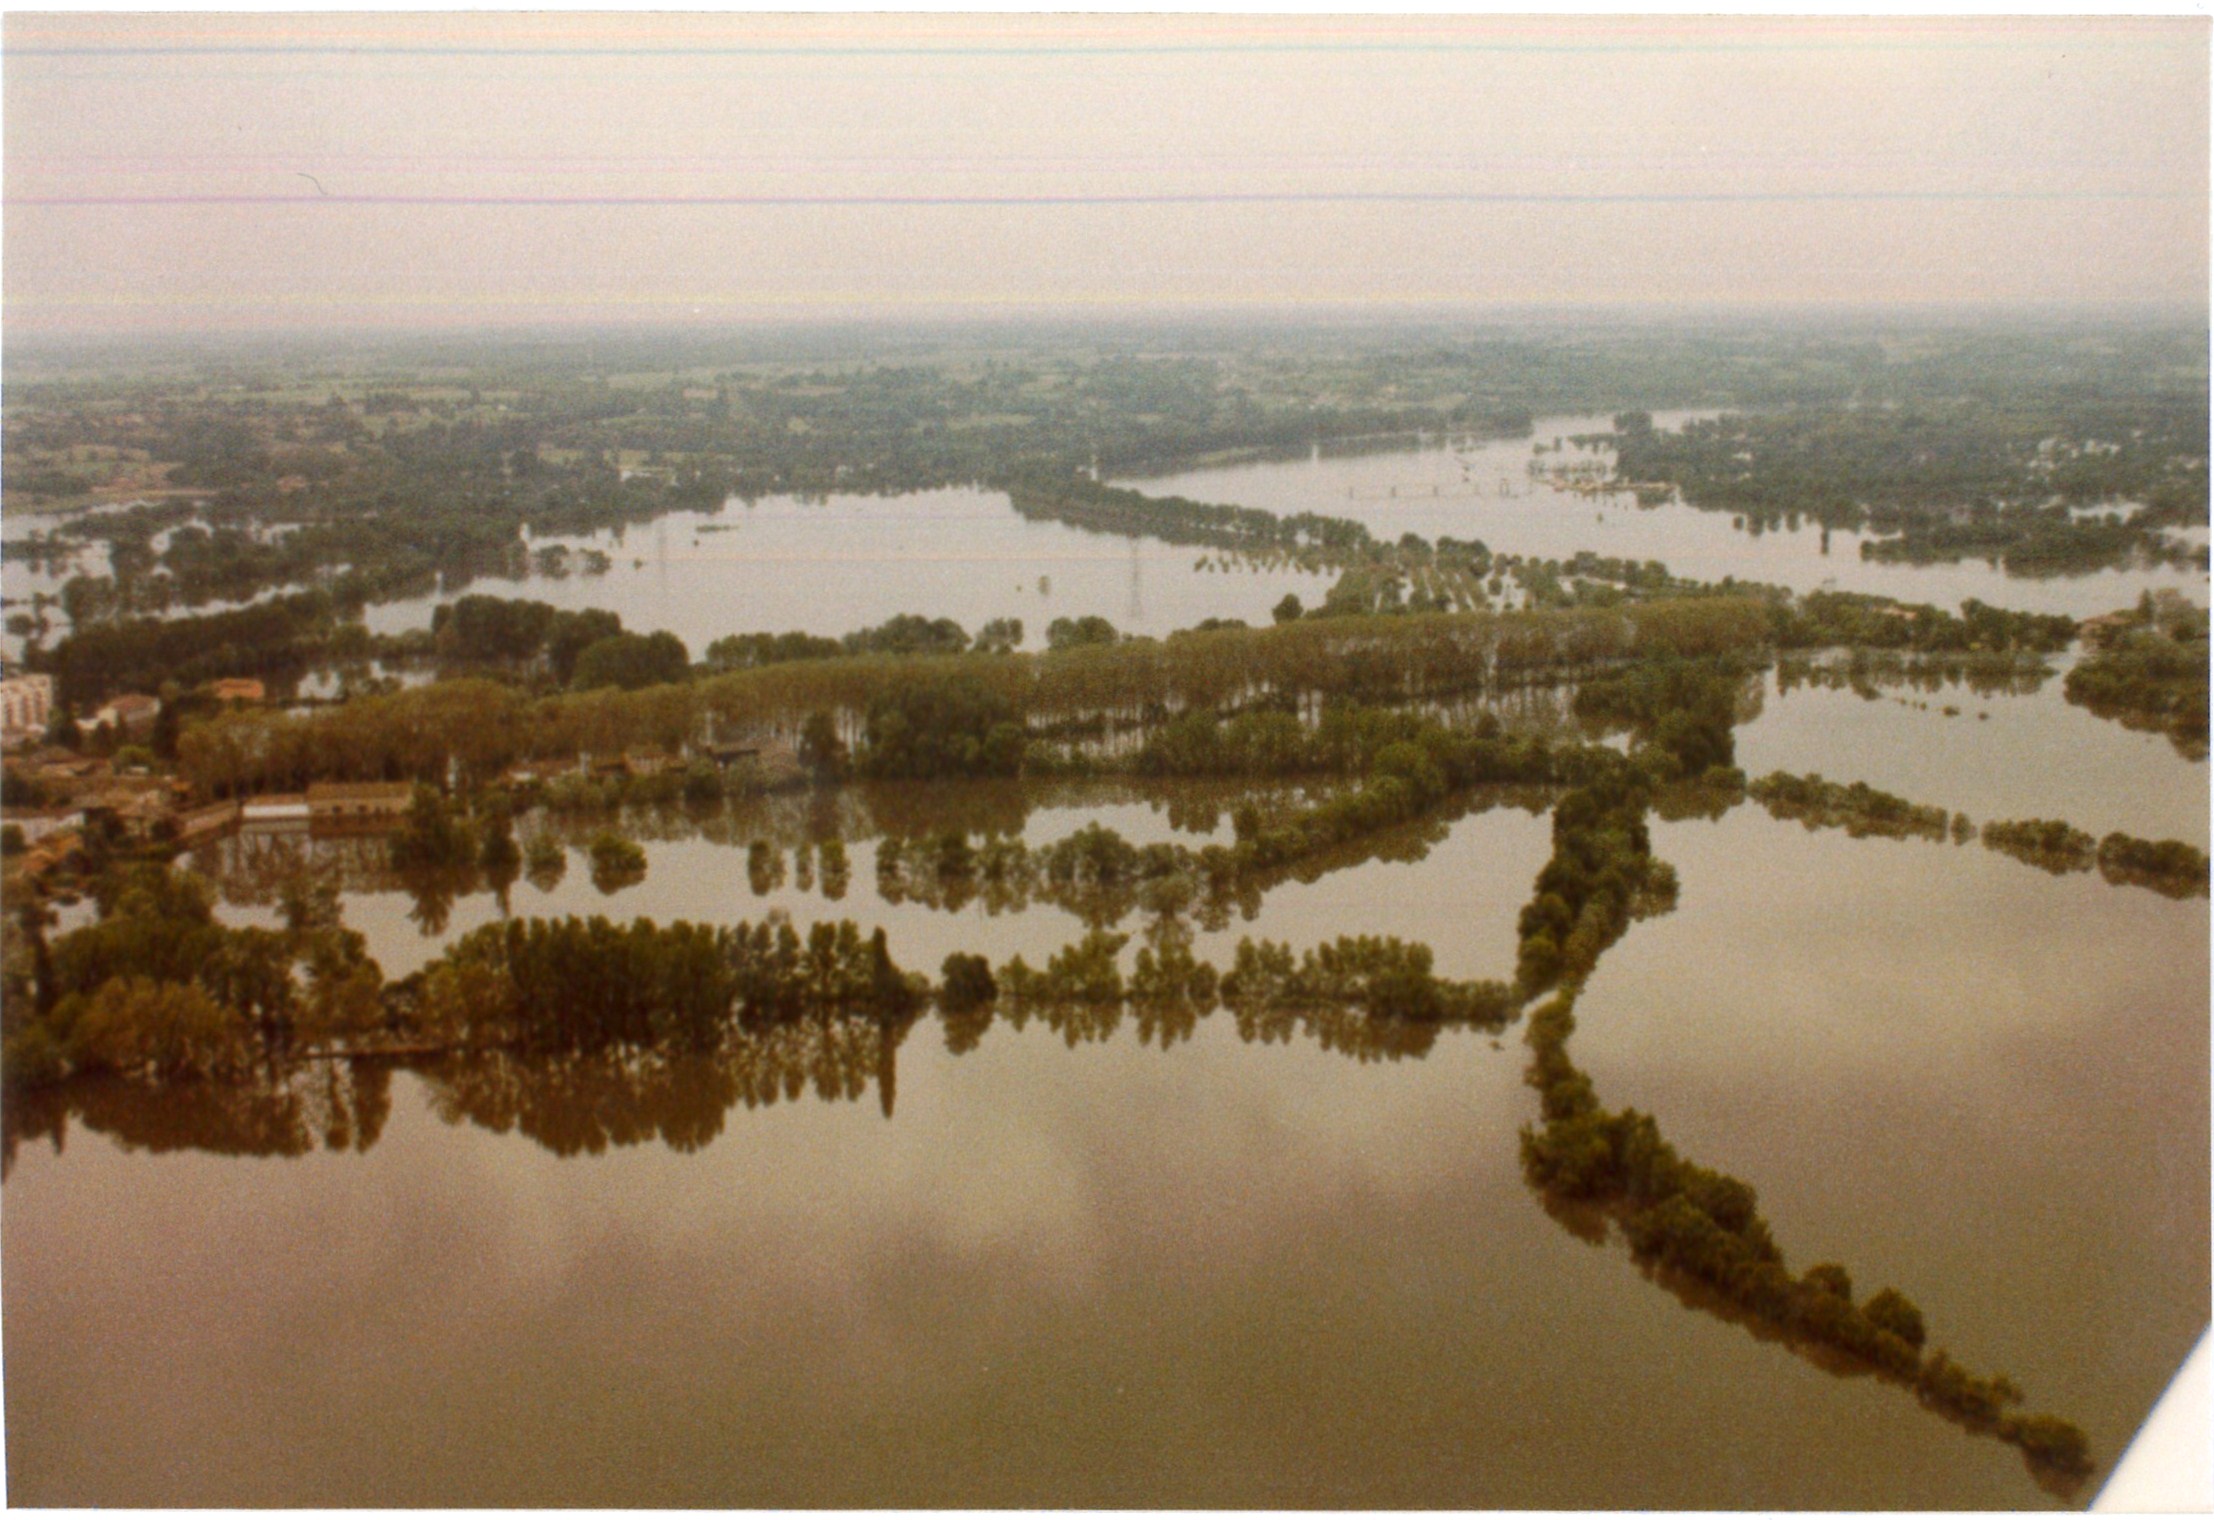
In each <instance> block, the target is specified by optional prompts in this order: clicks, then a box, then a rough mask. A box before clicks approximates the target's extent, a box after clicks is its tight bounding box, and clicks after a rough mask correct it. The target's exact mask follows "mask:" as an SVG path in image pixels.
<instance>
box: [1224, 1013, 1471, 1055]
mask: <svg viewBox="0 0 2214 1520" xmlns="http://www.w3.org/2000/svg"><path fill="white" fill-rule="evenodd" d="M1232 1013H1233V1016H1234V1017H1235V1018H1236V1019H1237V1021H1238V1037H1239V1038H1240V1039H1242V1040H1245V1041H1247V1042H1248V1043H1253V1042H1258V1043H1260V1044H1263V1045H1288V1044H1290V1043H1291V1041H1292V1038H1293V1037H1294V1036H1301V1037H1304V1038H1306V1039H1310V1040H1313V1041H1314V1042H1315V1043H1316V1044H1318V1045H1320V1046H1321V1047H1322V1048H1323V1049H1324V1050H1327V1051H1330V1052H1332V1053H1333V1054H1336V1055H1342V1056H1351V1057H1353V1059H1355V1060H1356V1061H1359V1062H1361V1063H1362V1064H1363V1065H1364V1066H1365V1065H1367V1064H1368V1063H1370V1062H1372V1061H1400V1060H1405V1059H1407V1058H1408V1057H1410V1056H1411V1057H1415V1058H1417V1059H1419V1058H1420V1057H1423V1056H1426V1055H1428V1054H1429V1053H1430V1048H1431V1047H1432V1046H1433V1045H1435V1044H1437V1041H1438V1030H1439V1029H1440V1028H1441V1027H1442V1026H1440V1025H1437V1024H1433V1023H1427V1022H1420V1021H1416V1020H1413V1019H1391V1018H1375V1017H1372V1016H1371V1015H1369V1014H1366V1013H1363V1012H1362V1011H1360V1010H1359V1009H1358V1008H1352V1007H1348V1006H1346V1005H1345V1004H1342V1003H1326V1004H1321V1005H1310V1006H1298V1007H1295V1006H1291V1005H1288V1004H1272V1005H1263V1004H1250V1003H1249V1004H1243V1005H1240V1006H1239V1007H1237V1008H1235V1009H1233V1010H1232Z"/></svg>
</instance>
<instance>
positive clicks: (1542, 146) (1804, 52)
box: [4, 14, 2208, 333]
mask: <svg viewBox="0 0 2214 1520" xmlns="http://www.w3.org/2000/svg"><path fill="white" fill-rule="evenodd" d="M2207 42H2208V30H2207V23H2206V22H2204V21H2203V20H2198V19H2192V18H2171V19H2154V20H2134V21H2067V20H1975V21H1958V20H1956V21H1944V22H1921V21H1897V20H1894V21H1875V22H1859V21H1834V20H1832V21H1823V20H1806V21H1774V20H1766V21H1763V20H1731V19H1724V20H1713V21H1709V20H1697V19H1632V18H1625V19H1619V20H1616V19H1596V20H1569V19H1561V18H1536V19H1506V18H1476V19H1458V18H1441V17H1421V18H1412V19H1402V20H1374V19H1367V18H1352V19H1346V18H1323V17H1290V18H1271V17H1258V16H1255V17H1238V16H1231V17H1170V18H1166V19H1161V18H1143V17H1127V18H1115V17H1073V18H1065V19H1064V18H1054V17H1045V18H1024V17H946V16H910V17H881V16H877V17H843V18H840V17H793V16H784V17H754V18H743V17H740V18H723V17H706V16H673V17H643V16H597V17H594V16H574V15H570V16H563V15H544V14H540V15H514V14H510V15H476V16H449V17H422V16H414V17H410V16H315V15H309V16H280V15H259V16H256V15H245V16H236V15H234V16H224V17H215V16H198V17H196V16H145V15H140V16H119V15H109V16H97V15H78V16H68V15H62V16H25V15H22V14H14V15H10V16H8V17H7V18H6V22H5V60H4V67H5V76H4V77H5V131H6V166H5V168H6V179H5V265H4V271H5V273H4V278H5V308H6V309H5V320H6V322H7V323H8V324H9V325H10V326H11V327H12V328H13V329H15V330H17V331H19V332H31V331H38V332H52V333H61V332H79V331H95V330H109V331H112V330H118V329H122V330H165V329H186V330H190V329H254V328H314V327H341V326H342V327H359V326H400V325H407V326H423V325H432V324H468V325H477V324H484V323H531V324H541V323H546V322H549V321H580V322H604V321H610V320H615V321H635V320H668V321H676V320H685V319H688V318H691V317H692V316H693V315H694V314H698V315H699V316H701V317H705V318H710V319H714V320H718V321H727V320H729V319H731V318H745V317H752V316H757V315H771V316H779V317H792V316H802V317H804V316H810V315H821V316H847V315H852V314H855V313H866V312H882V313H886V314H892V315H899V314H905V313H909V312H924V311H927V312H930V313H933V314H936V313H943V312H947V311H959V310H991V309H998V308H1005V307H1009V306H1022V307H1032V306H1066V307H1077V308H1083V309H1086V310H1092V311H1100V312H1106V313H1112V312H1114V311H1116V310H1119V309H1126V308H1141V307H1158V306H1190V307H1206V308H1219V307H1228V306H1252V307H1261V308H1267V307H1274V306H1299V305H1311V304H1328V305H1333V306H1336V305H1347V304H1370V305H1374V306H1376V307H1378V308H1380V309H1390V308H1392V307H1395V306H1406V305H1411V304H1431V303H1450V304H1454V305H1461V306H1468V307H1482V306H1487V305H1493V304H1514V303H1577V304H1581V303H1595V304H1596V303H1604V304H1609V305H1642V304H1646V303H1654V302H1686V301H1689V302H1700V303H1709V302H1748V303H1784V304H1794V305H1796V304H1801V303H1808V302H1838V303H1853V304H1859V303H1871V302H1891V301H2000V302H2025V301H2039V302H2041V301H2067V302H2079V301H2093V302H2097V301H2185V302H2191V303H2194V304H2196V303H2200V302H2203V301H2204V299H2205V297H2206V292H2207V215H2208V203H2207V174H2208V162H2207V146H2208V99H2207V57H2208V50H2207Z"/></svg>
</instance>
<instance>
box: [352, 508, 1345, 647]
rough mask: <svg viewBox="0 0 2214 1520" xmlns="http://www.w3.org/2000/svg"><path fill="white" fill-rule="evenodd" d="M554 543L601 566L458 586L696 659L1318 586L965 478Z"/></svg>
mask: <svg viewBox="0 0 2214 1520" xmlns="http://www.w3.org/2000/svg"><path fill="white" fill-rule="evenodd" d="M557 544H558V545H562V546H565V547H567V548H569V549H571V550H575V551H581V550H586V549H592V550H598V551H599V552H601V553H603V554H606V555H607V556H608V557H609V559H610V560H611V561H612V564H611V567H610V568H609V569H608V570H607V571H606V572H605V573H604V574H600V575H583V574H573V575H570V576H568V577H566V578H563V579H558V580H557V579H549V578H547V577H545V576H534V577H532V578H531V579H530V580H528V581H524V582H520V583H517V582H492V581H485V582H479V583H478V584H477V585H475V586H473V587H471V588H470V589H471V590H475V591H481V592H488V593H490V594H492V595H497V596H527V597H531V598H533V599H535V600H538V601H544V602H550V603H552V604H553V605H555V606H557V607H564V608H572V609H577V608H585V607H604V608H606V609H608V610H609V611H611V612H616V613H620V614H621V615H622V619H623V626H624V627H626V628H633V629H638V630H642V631H649V632H650V631H657V630H661V629H666V630H668V631H669V632H671V633H674V634H675V635H676V636H677V637H678V638H681V639H683V640H684V642H685V644H686V645H687V646H688V647H689V648H690V649H691V650H692V652H693V654H694V656H695V657H696V656H698V655H699V654H700V652H701V651H703V650H705V649H706V647H707V646H708V644H710V643H712V642H713V641H714V640H716V639H719V638H721V637H722V636H723V635H725V634H730V633H758V632H773V633H783V632H786V631H788V630H791V629H798V630H800V631H801V632H804V633H813V634H821V635H831V636H835V635H839V634H845V633H850V632H852V631H853V630H855V629H857V628H865V627H870V626H873V625H874V624H877V623H881V622H883V621H884V620H885V619H886V618H889V617H893V616H895V615H897V614H899V613H903V612H919V613H924V614H926V615H928V616H930V617H950V618H952V619H953V620H954V621H955V622H957V623H959V624H961V626H962V627H964V628H966V629H968V630H969V631H970V632H972V633H973V632H974V631H975V630H976V629H977V628H978V627H979V626H980V625H981V624H983V623H985V622H987V621H989V620H991V619H993V618H1002V617H1010V618H1020V619H1021V620H1022V622H1023V627H1024V631H1025V633H1026V634H1027V638H1028V643H1029V645H1030V647H1032V648H1042V647H1043V646H1044V644H1045V630H1046V625H1047V624H1048V623H1050V622H1052V621H1053V620H1054V619H1055V618H1062V617H1065V618H1082V617H1104V618H1106V619H1107V620H1108V621H1109V622H1110V623H1113V624H1114V625H1115V626H1116V627H1117V628H1118V629H1120V630H1122V631H1123V632H1126V633H1146V634H1155V635H1159V634H1165V633H1168V632H1169V631H1171V630H1172V629H1177V628H1189V627H1190V626H1192V624H1194V623H1197V622H1199V621H1200V620H1201V619H1202V618H1208V617H1234V618H1242V619H1244V620H1245V621H1246V622H1249V623H1265V622H1267V621H1268V612H1269V608H1270V607H1272V606H1274V605H1275V604H1276V603H1277V602H1278V601H1280V600H1282V598H1283V596H1284V594H1285V593H1286V592H1287V591H1291V592H1297V593H1299V594H1300V595H1301V596H1302V597H1303V598H1305V599H1307V600H1313V599H1315V598H1317V597H1319V596H1320V595H1321V593H1322V592H1323V591H1324V590H1326V589H1327V588H1328V586H1329V581H1328V580H1327V579H1326V578H1323V577H1320V576H1316V575H1306V574H1301V573H1299V572H1296V571H1288V570H1287V571H1264V572H1250V571H1249V572H1243V573H1238V574H1222V573H1216V572H1213V571H1212V570H1210V571H1201V570H1198V569H1197V568H1195V566H1196V564H1197V562H1198V559H1199V551H1197V550H1194V549H1188V548H1179V547H1177V546H1175V545H1171V544H1164V543H1161V542H1159V541H1157V540H1154V539H1131V538H1119V537H1112V536H1105V535H1100V534H1092V533H1084V532H1080V531H1078V530H1077V529H1074V528H1069V527H1063V526H1061V525H1060V524H1057V523H1040V522H1029V521H1026V520H1024V519H1023V518H1021V517H1019V516H1017V515H1016V513H1015V510H1014V508H1013V507H1011V506H1010V505H1008V502H1007V498H1006V496H1005V494H1004V493H1001V492H996V491H981V490H966V489H953V490H944V491H924V492H917V493H915V494H912V495H907V496H832V497H829V498H827V499H824V500H821V501H805V500H801V499H799V498H796V497H790V496H777V497H768V498H764V499H763V500H761V501H757V502H751V503H748V502H745V501H740V500H738V499H736V498H733V499H732V500H731V501H729V502H727V503H725V504H724V506H723V508H722V510H721V511H719V512H714V513H697V512H679V513H675V514H672V515H671V516H668V517H665V518H661V519H659V520H658V521H655V522H653V523H650V524H647V525H645V526H642V527H637V528H632V529H629V530H628V531H627V532H623V533H620V534H618V533H615V532H612V531H611V532H606V533H598V534H594V535H591V536H590V537H584V538H562V539H550V538H549V539H542V540H537V541H534V543H533V546H532V547H533V549H534V551H535V550H538V549H543V548H547V547H551V546H554V545H557ZM453 594H458V593H453ZM453 594H448V595H446V596H442V597H421V598H416V599H413V600H409V601H402V602H387V603H384V604H382V605H380V606H377V607H373V608H371V609H370V610H369V613H368V617H367V621H368V624H369V626H370V627H371V628H372V629H374V630H376V631H378V632H382V633H396V632H399V631H401V630H403V629H407V628H419V627H423V626H426V625H427V624H428V623H429V622H430V609H431V608H432V607H433V606H435V605H436V604H437V603H438V602H439V601H441V600H451V596H452V595H453Z"/></svg>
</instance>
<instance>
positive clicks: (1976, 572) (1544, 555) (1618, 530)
mask: <svg viewBox="0 0 2214 1520" xmlns="http://www.w3.org/2000/svg"><path fill="white" fill-rule="evenodd" d="M1715 415H1716V414H1715V413H1714V412H1711V411H1706V412H1689V411H1681V412H1656V413H1654V414H1653V423H1654V426H1656V427H1659V428H1663V429H1671V428H1679V427H1681V426H1683V424H1684V423H1686V422H1688V421H1693V420H1697V419H1703V418H1710V417H1713V416H1715ZM1613 427H1614V424H1613V421H1612V419H1611V418H1609V417H1605V416H1581V415H1577V416H1567V415H1564V416H1546V417H1539V418H1536V419H1534V421H1533V424H1532V427H1531V432H1530V436H1529V437H1528V438H1508V439H1494V440H1490V441H1485V442H1478V443H1455V444H1453V445H1451V446H1449V447H1438V448H1428V449H1417V450H1400V451H1394V452H1391V453H1369V454H1351V455H1335V456H1333V455H1330V454H1327V453H1319V452H1318V453H1317V454H1315V455H1313V456H1312V457H1310V458H1306V459H1299V460H1289V461H1282V460H1279V461H1272V462H1268V463H1261V464H1237V465H1227V466H1223V467H1219V468H1209V469H1198V470H1187V471H1183V472H1181V473H1178V474H1174V475H1167V476H1156V477H1151V478H1147V479H1143V480H1130V481H1126V482H1122V483H1123V484H1127V485H1132V486H1135V487H1137V488H1138V489H1140V490H1143V491H1147V492H1149V493H1152V494H1155V495H1161V496H1188V497H1191V498H1192V499H1193V500H1195V501H1219V502H1227V503H1229V504H1231V505H1233V506H1241V507H1262V508H1265V509H1267V510H1269V511H1272V512H1279V513H1294V512H1319V513H1323V514H1326V515H1330V516H1335V517H1350V518H1353V519H1355V520H1357V521H1359V522H1361V523H1363V524H1365V525H1366V526H1367V527H1368V529H1369V531H1370V532H1371V533H1373V534H1375V535H1376V536H1377V537H1379V538H1385V539H1397V538H1399V537H1400V536H1401V535H1402V534H1406V533H1417V534H1420V535H1421V536H1422V537H1424V538H1426V539H1431V540H1433V541H1434V540H1436V539H1438V538H1440V537H1451V538H1459V539H1477V540H1481V541H1482V542H1483V543H1484V544H1486V545H1488V546H1489V547H1490V548H1491V549H1492V550H1493V551H1494V552H1495V553H1508V554H1519V555H1523V556H1526V557H1532V558H1537V559H1568V558H1572V557H1573V556H1574V555H1575V554H1576V553H1577V552H1578V551H1580V550H1584V549H1589V550H1591V551H1592V552H1593V553H1595V554H1600V555H1605V556H1609V557H1612V558H1617V559H1630V560H1638V561H1644V560H1659V561H1660V562H1661V563H1663V564H1665V565H1666V566H1667V567H1668V568H1669V570H1670V571H1671V572H1672V573H1673V574H1675V575H1679V576H1683V577H1685V578H1687V579H1691V580H1699V581H1719V580H1722V579H1724V578H1725V577H1730V576H1734V577H1736V578H1737V579H1738V580H1741V581H1756V582H1760V583H1762V584H1766V585H1774V586H1788V587H1789V588H1790V589H1792V590H1793V591H1798V592H1802V593H1803V592H1808V591H1821V590H1835V591H1859V592H1868V593H1871V594H1874V595H1878V596H1890V597H1897V598H1899V599H1901V600H1902V601H1909V602H1925V603H1929V604H1931V605H1934V606H1939V607H1945V608H1953V607H1957V606H1959V605H1960V603H1961V602H1962V601H1964V600H1966V599H1967V598H1969V597H1975V598H1977V599H1978V600H1980V601H1984V602H1988V603H1990V604H1991V605H1993V606H1997V607H2009V608H2013V609H2016V610H2018V611H2024V612H2053V613H2066V614H2068V615H2069V616H2071V617H2079V618H2080V617H2091V616H2094V615H2096V614H2098V613H2101V612H2111V611H2113V610H2114V609H2115V608H2117V607H2125V606H2129V605H2131V604H2133V603H2135V602H2136V600H2137V598H2138V596H2139V595H2140V593H2142V592H2143V591H2145V590H2147V589H2157V588H2162V587H2170V588H2173V589H2175V590H2176V591H2178V592H2181V593H2182V594H2183V595H2185V596H2187V597H2189V598H2190V599H2191V600H2192V601H2193V602H2195V603H2197V604H2198V605H2200V606H2205V605H2206V602H2207V576H2206V574H2205V573H2204V572H2202V571H2197V570H2178V569H2173V568H2165V567H2163V568H2139V569H2131V570H2103V571H2099V572H2097V573H2096V574H2092V575H2081V576H2070V577H2065V578H2055V579H2030V578H2025V577H2021V576H2010V575H2007V574H2006V573H2005V572H2004V571H2002V570H2000V569H1998V568H1997V567H1995V566H1993V565H1990V564H1987V563H1985V562H1984V561H1981V560H1967V561H1964V562H1962V563H1960V564H1952V565H1904V564H1886V563H1883V562H1881V561H1877V560H1864V559H1862V558H1861V554H1860V545H1861V541H1862V539H1863V538H1864V537H1869V536H1872V535H1864V534H1860V533H1853V532H1844V531H1840V532H1835V533H1831V534H1829V535H1828V536H1827V540H1826V541H1825V537H1824V535H1823V532H1822V528H1821V525H1820V524H1819V523H1815V522H1813V521H1811V520H1809V521H1804V522H1802V523H1801V524H1800V525H1799V526H1798V527H1796V528H1794V527H1791V526H1789V525H1786V526H1784V527H1781V528H1771V529H1768V530H1766V531H1757V530H1753V529H1751V528H1749V527H1739V526H1736V525H1735V523H1734V520H1733V518H1732V515H1731V514H1730V513H1727V512H1708V511H1701V510H1699V509H1698V508H1695V507H1689V506H1685V505H1684V504H1683V503H1681V502H1680V501H1675V500H1670V501H1668V502H1666V503H1663V504H1659V505H1655V506H1650V507H1641V506H1639V505H1638V504H1637V500H1636V498H1635V497H1633V496H1629V495H1612V496H1589V495H1583V494H1579V493H1578V492H1576V491H1574V490H1571V489H1567V488H1565V487H1562V486H1558V485H1556V484H1554V483H1553V481H1552V480H1551V479H1549V478H1544V477H1533V476H1532V475H1531V474H1530V467H1531V465H1532V463H1533V461H1534V462H1535V463H1536V464H1538V465H1539V466H1540V467H1542V468H1550V467H1552V466H1556V465H1568V466H1571V467H1575V466H1582V467H1584V468H1586V469H1589V470H1594V471H1611V468H1612V464H1613V453H1612V451H1611V450H1610V449H1606V448H1604V447H1602V446H1597V445H1594V446H1590V447H1583V448H1579V447H1578V446H1577V445H1576V444H1575V442H1574V441H1573V440H1574V439H1576V438H1577V437H1579V436H1582V437H1591V436H1593V435H1597V434H1604V433H1609V432H1611V431H1613ZM1556 443H1558V444H1559V445H1560V447H1559V449H1558V450H1557V451H1556V449H1555V444H1556ZM1536 449H1543V450H1544V451H1545V452H1543V453H1534V452H1533V450H1536Z"/></svg>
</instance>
